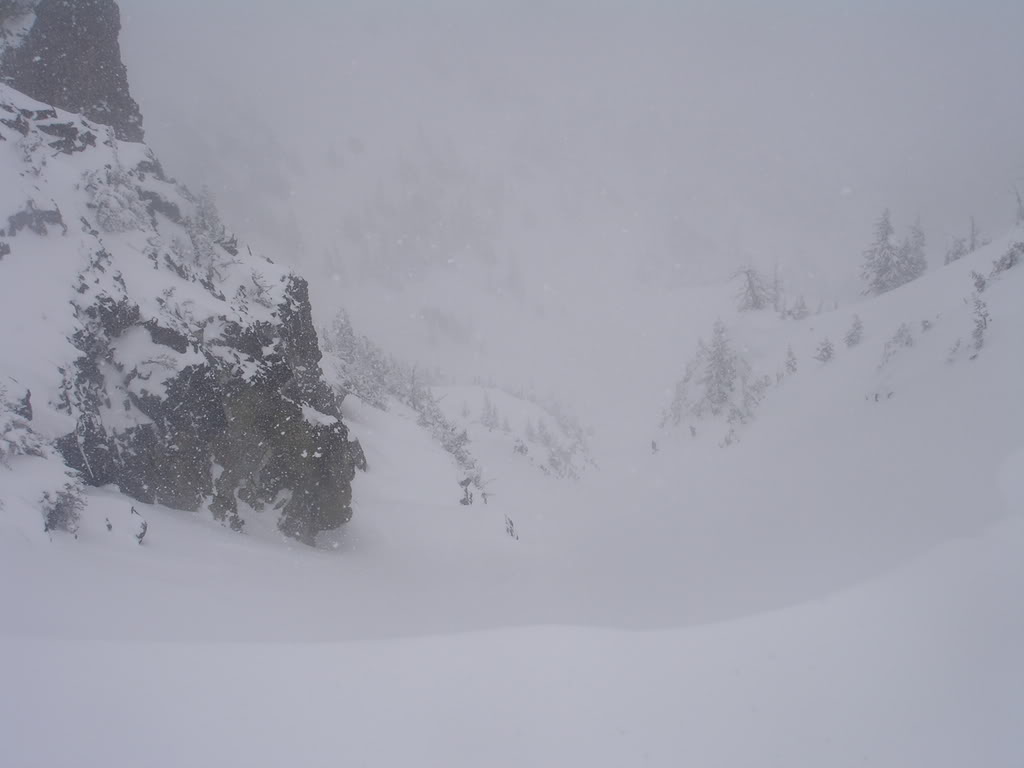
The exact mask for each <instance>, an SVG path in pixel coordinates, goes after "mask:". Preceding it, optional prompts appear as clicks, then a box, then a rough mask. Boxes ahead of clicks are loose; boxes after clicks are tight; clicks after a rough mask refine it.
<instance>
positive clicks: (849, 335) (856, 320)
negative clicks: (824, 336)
mask: <svg viewBox="0 0 1024 768" xmlns="http://www.w3.org/2000/svg"><path fill="white" fill-rule="evenodd" d="M863 339H864V323H863V321H862V320H861V319H860V315H854V316H853V321H852V322H851V323H850V330H848V331H847V332H846V335H845V336H843V343H844V344H846V346H847V347H856V346H857V345H858V344H860V343H861V341H863Z"/></svg>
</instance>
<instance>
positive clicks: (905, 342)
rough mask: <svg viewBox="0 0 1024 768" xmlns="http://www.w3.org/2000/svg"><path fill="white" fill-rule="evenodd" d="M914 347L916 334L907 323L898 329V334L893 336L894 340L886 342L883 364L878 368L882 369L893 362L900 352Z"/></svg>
mask: <svg viewBox="0 0 1024 768" xmlns="http://www.w3.org/2000/svg"><path fill="white" fill-rule="evenodd" d="M912 346H914V332H913V331H912V330H911V329H910V326H909V325H908V324H907V323H903V324H902V325H900V327H899V328H897V329H896V333H894V334H893V336H892V338H891V339H889V340H888V341H887V342H885V348H884V349H883V351H882V362H881V363H879V365H878V367H879V368H882V367H883V366H884V365H886V363H888V362H889V361H890V360H892V359H893V358H894V357H895V356H896V355H897V354H898V353H899V352H900V350H902V349H906V348H907V347H912Z"/></svg>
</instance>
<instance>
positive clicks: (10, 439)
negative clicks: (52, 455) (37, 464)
mask: <svg viewBox="0 0 1024 768" xmlns="http://www.w3.org/2000/svg"><path fill="white" fill-rule="evenodd" d="M31 419H32V406H31V402H30V399H29V396H28V394H26V395H25V396H24V397H23V398H21V399H19V400H17V401H13V402H12V401H11V400H9V399H8V396H7V390H6V389H5V388H4V387H2V386H0V464H2V465H4V466H9V465H10V459H12V458H13V457H15V456H46V455H47V453H48V451H49V444H48V443H47V441H46V440H45V439H44V438H43V437H41V436H40V435H39V433H37V432H36V431H35V430H34V429H33V428H32V424H31Z"/></svg>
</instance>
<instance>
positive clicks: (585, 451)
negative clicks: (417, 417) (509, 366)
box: [463, 384, 594, 480]
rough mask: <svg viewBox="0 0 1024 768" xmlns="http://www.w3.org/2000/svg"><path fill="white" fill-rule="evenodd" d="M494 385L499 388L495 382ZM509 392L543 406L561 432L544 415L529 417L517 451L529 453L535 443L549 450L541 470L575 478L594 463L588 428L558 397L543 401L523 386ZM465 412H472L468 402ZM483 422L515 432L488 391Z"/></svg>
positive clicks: (490, 427) (545, 452)
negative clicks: (550, 424) (585, 467)
mask: <svg viewBox="0 0 1024 768" xmlns="http://www.w3.org/2000/svg"><path fill="white" fill-rule="evenodd" d="M491 388H492V389H494V388H495V387H494V386H493V384H492V386H491ZM508 394H510V395H511V396H512V397H515V398H517V399H519V400H524V401H526V402H530V403H533V404H534V405H536V406H537V407H538V408H540V409H542V410H543V411H544V412H545V413H546V415H549V416H550V417H551V418H552V419H553V420H554V422H555V426H557V428H558V432H560V433H561V434H560V435H557V434H556V433H555V432H554V431H553V430H552V429H551V428H550V427H549V426H548V424H547V423H546V421H545V420H544V419H543V418H538V419H537V420H536V421H534V420H533V419H527V421H526V424H525V426H524V427H523V435H522V438H521V439H517V440H516V443H515V445H514V447H513V450H514V451H515V452H516V453H519V454H521V455H526V456H528V455H529V454H530V446H535V447H537V448H539V449H541V450H542V451H543V452H544V454H545V458H544V461H543V463H541V464H540V465H539V466H540V469H541V471H543V472H545V473H546V474H550V475H554V476H555V477H561V478H568V479H571V480H578V479H579V477H580V471H581V469H582V468H583V467H584V466H593V465H594V462H593V459H591V458H590V450H589V447H588V445H587V437H586V430H585V429H584V428H583V426H582V425H581V424H580V422H579V421H578V420H577V419H576V418H575V417H574V416H573V415H572V414H571V413H569V411H568V410H566V408H565V407H564V406H563V405H562V404H561V403H559V402H558V401H557V400H554V399H548V400H547V401H541V400H540V399H539V398H538V397H537V396H536V395H534V394H533V393H532V392H529V391H526V390H522V389H520V390H513V391H508ZM463 416H464V417H468V416H469V412H468V408H466V407H465V406H464V407H463ZM479 423H480V424H481V425H482V426H484V427H486V428H487V429H489V430H491V431H495V430H499V429H500V430H501V431H502V432H505V433H508V434H511V433H512V427H511V425H510V424H509V421H508V418H507V417H502V416H501V415H500V414H499V413H498V409H497V407H496V406H495V405H494V403H493V401H492V400H491V397H490V395H489V394H487V393H485V394H484V404H483V408H482V411H481V414H480V419H479Z"/></svg>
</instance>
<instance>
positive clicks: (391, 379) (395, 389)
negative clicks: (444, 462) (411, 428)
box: [320, 310, 483, 488]
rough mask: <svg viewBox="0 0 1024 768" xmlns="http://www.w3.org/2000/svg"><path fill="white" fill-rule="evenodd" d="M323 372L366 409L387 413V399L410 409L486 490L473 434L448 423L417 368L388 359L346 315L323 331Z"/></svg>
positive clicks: (476, 482) (342, 312)
mask: <svg viewBox="0 0 1024 768" xmlns="http://www.w3.org/2000/svg"><path fill="white" fill-rule="evenodd" d="M320 339H321V348H322V349H323V352H324V357H325V359H324V361H323V363H322V365H323V367H324V369H325V370H326V371H328V375H329V377H330V378H331V379H332V383H333V384H334V386H335V388H336V389H337V390H338V391H339V394H341V396H342V397H344V396H345V395H347V394H353V395H356V396H357V397H358V398H359V399H360V400H362V401H363V402H364V403H366V404H367V405H370V406H372V407H374V408H377V409H378V410H382V411H385V410H387V408H388V403H389V400H391V399H394V400H396V401H398V402H400V403H403V404H405V405H407V406H408V407H409V408H411V409H412V410H413V411H415V412H416V414H417V422H418V423H419V425H420V426H421V427H423V428H424V429H426V430H428V431H429V432H430V433H431V435H432V436H433V437H434V439H435V440H437V442H438V443H440V444H441V446H442V447H443V448H444V449H445V450H446V451H447V452H448V453H450V454H451V455H452V457H453V458H454V459H455V461H456V463H457V464H458V465H459V467H460V468H461V469H462V470H463V472H465V475H466V477H467V478H469V480H470V482H471V483H472V484H473V485H474V486H475V487H477V488H482V485H483V480H482V477H481V470H480V467H479V466H478V464H477V461H476V459H475V458H474V457H473V455H472V453H471V452H470V448H469V445H470V439H469V434H468V433H467V432H466V430H465V429H461V428H459V427H458V426H457V425H456V424H454V423H453V422H451V421H449V420H448V419H447V418H446V417H445V415H444V413H443V412H442V410H441V407H440V404H439V403H438V400H437V398H436V397H434V394H433V392H432V391H431V385H432V384H434V383H435V381H434V379H433V378H428V377H427V376H425V375H424V373H423V372H422V371H420V370H419V369H418V368H417V367H416V366H413V365H409V364H408V363H404V362H402V361H400V360H397V359H396V358H395V357H394V356H392V355H388V354H386V353H385V352H384V350H383V349H381V348H380V347H379V346H377V345H376V344H375V343H374V342H373V341H372V340H370V339H369V338H368V337H366V336H361V335H358V334H356V332H355V329H354V328H353V326H352V321H351V319H350V318H349V316H348V313H347V312H345V311H344V310H341V311H340V312H338V314H337V315H335V317H334V320H333V322H332V323H331V325H330V326H329V327H327V328H324V329H323V330H321V332H320Z"/></svg>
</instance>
